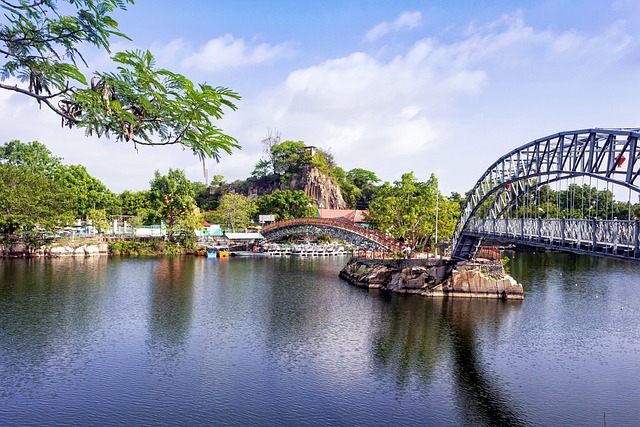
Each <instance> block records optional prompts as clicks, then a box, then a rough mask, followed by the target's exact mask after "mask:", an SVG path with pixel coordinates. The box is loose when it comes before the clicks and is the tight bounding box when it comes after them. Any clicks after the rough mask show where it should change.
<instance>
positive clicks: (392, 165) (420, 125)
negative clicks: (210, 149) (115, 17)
mask: <svg viewBox="0 0 640 427" xmlns="http://www.w3.org/2000/svg"><path fill="white" fill-rule="evenodd" d="M418 15H419V14H418ZM418 15H415V16H414V18H413V21H411V19H409V18H407V20H406V21H400V20H396V21H394V23H388V24H386V26H382V27H380V28H379V29H378V30H377V33H371V37H372V39H376V38H379V37H381V36H382V35H384V34H388V33H389V32H390V31H395V30H400V29H404V28H410V23H411V22H413V23H414V24H415V25H417V24H418V23H419V20H417V19H416V17H418V18H419V16H418ZM402 22H404V23H402ZM372 31H373V30H372ZM633 31H637V29H636V28H635V27H634V24H633V22H632V21H631V20H629V21H628V22H627V21H614V22H610V23H603V25H602V27H601V29H600V30H598V29H590V31H589V32H588V33H587V32H583V31H580V30H578V29H574V28H566V29H563V30H558V29H556V28H537V27H532V26H531V25H528V24H527V23H526V20H525V16H524V14H523V13H521V12H516V13H512V14H505V15H502V16H501V17H499V18H498V19H496V20H495V21H493V22H489V23H486V24H484V25H475V26H469V27H468V29H467V30H466V33H464V34H461V35H459V36H458V38H457V39H456V38H455V37H454V36H453V35H452V34H448V35H447V40H453V41H447V42H443V41H440V40H438V39H436V38H435V37H433V38H424V39H419V40H413V44H412V45H410V47H408V48H406V49H405V50H404V51H400V52H399V53H397V55H396V56H394V57H385V56H384V54H386V52H388V51H387V50H385V49H380V50H376V51H375V52H366V51H360V52H355V51H354V52H351V53H349V54H346V55H343V56H340V57H334V58H326V59H324V60H322V61H317V62H316V63H315V65H312V66H308V67H304V68H299V69H294V70H289V71H288V75H287V78H286V79H284V80H283V81H282V82H281V83H280V84H279V85H277V86H276V87H263V88H262V90H261V91H260V92H259V93H243V94H242V95H243V100H242V102H241V104H240V108H239V110H238V111H235V112H229V113H227V114H226V115H225V117H224V119H223V120H222V121H221V122H220V123H219V124H218V125H219V126H220V127H221V128H222V129H223V130H224V131H225V132H227V133H229V134H231V135H233V136H234V137H236V138H237V139H238V141H239V142H240V144H241V145H242V147H243V149H242V151H240V152H237V153H235V154H234V155H233V156H231V157H227V156H224V157H223V159H222V162H221V163H220V164H215V162H209V176H210V177H212V176H213V175H214V174H221V175H224V176H225V178H226V179H227V180H229V181H232V180H234V179H238V178H240V179H242V178H245V177H247V176H248V175H249V174H250V172H251V170H252V169H253V166H254V165H255V163H256V162H257V161H258V159H259V158H260V156H261V154H262V153H261V150H262V147H261V146H260V140H261V139H262V138H263V137H264V136H265V133H266V130H267V129H268V128H276V129H278V130H279V131H280V132H281V133H282V137H283V138H284V139H292V140H302V141H305V142H306V143H308V144H310V145H316V146H319V147H322V148H324V149H329V150H330V151H331V152H333V153H334V155H335V157H336V161H337V162H338V164H339V165H340V166H342V167H343V168H345V169H347V170H348V169H351V168H354V167H362V168H365V169H369V170H372V171H375V172H376V173H377V174H378V176H380V177H381V178H382V179H384V180H389V181H393V180H396V179H398V178H399V177H400V175H401V174H402V173H404V172H408V171H412V170H413V171H415V172H416V176H417V177H418V178H419V179H427V178H428V177H429V174H430V173H431V172H435V173H436V174H437V175H438V178H439V181H440V183H441V184H442V186H443V188H444V190H445V191H447V190H449V191H459V192H464V191H466V190H468V189H469V188H471V186H472V185H473V184H474V183H475V180H476V179H477V178H478V177H479V176H480V175H481V174H482V172H484V170H485V169H486V167H487V166H488V165H490V164H491V163H492V162H493V161H495V160H496V159H497V158H498V157H499V156H501V155H502V154H504V153H506V152H508V151H510V150H512V149H514V148H515V147H517V146H518V145H521V144H524V143H526V142H528V141H530V140H533V139H535V138H539V137H542V136H545V135H548V134H552V133H555V132H559V131H562V130H569V129H576V128H585V127H592V126H603V127H606V126H621V127H623V126H636V125H637V108H636V105H635V99H637V98H638V96H639V95H640V85H638V84H637V82H636V80H637V77H636V76H637V75H638V71H639V70H638V69H637V68H638V65H636V63H637V62H638V59H637V57H636V56H635V53H634V52H636V51H638V49H637V48H636V46H635V44H636V43H637V41H636V40H637V34H636V33H634V32H633ZM189 46H190V45H189V42H188V41H186V40H182V39H175V40H174V41H173V42H171V43H169V44H168V45H166V46H165V49H160V50H159V49H156V48H154V49H152V50H153V51H154V52H155V53H156V55H157V57H158V58H159V64H161V65H160V66H163V67H165V66H168V65H164V63H165V62H166V63H168V64H180V63H181V61H182V64H183V65H184V66H185V67H192V68H193V69H197V70H203V71H204V70H219V69H221V68H222V67H237V66H243V65H244V66H247V65H252V64H258V63H265V62H268V61H274V60H275V59H276V58H281V57H282V55H288V54H291V46H290V45H289V44H287V43H283V44H279V45H266V44H263V45H260V44H256V45H252V44H251V43H248V42H246V41H245V40H244V39H241V38H234V37H233V36H230V35H226V36H222V37H219V38H217V39H214V40H211V41H209V42H208V43H207V44H206V45H204V46H202V48H200V49H198V50H197V52H196V51H193V50H191V48H190V47H189ZM380 52H382V53H380ZM316 54H317V53H316ZM307 60H310V59H308V58H307ZM280 65H282V66H288V64H280ZM279 72H283V71H281V70H280V71H279ZM284 73H286V71H285V72H284ZM248 78H251V77H250V76H249V77H248ZM255 82H257V83H259V82H261V79H260V78H257V77H256V78H255ZM0 117H2V123H3V124H4V126H3V127H2V129H0V137H2V140H0V143H1V142H4V141H7V140H9V139H21V140H23V141H30V140H34V139H37V140H40V141H41V142H45V143H47V144H48V145H49V147H50V148H51V150H52V151H53V152H54V154H55V155H58V156H61V157H64V158H65V161H67V162H68V163H81V164H84V165H86V166H87V169H88V170H89V172H90V173H91V174H93V175H94V176H96V177H97V178H99V179H101V180H103V181H104V182H105V183H106V184H107V185H108V186H109V187H110V188H112V189H113V190H115V191H122V190H123V189H125V188H130V189H143V188H146V187H147V186H148V182H149V180H150V179H151V178H152V176H153V171H154V170H155V169H158V170H160V171H161V172H162V173H166V171H167V170H168V168H169V167H172V168H179V169H185V170H186V171H187V173H188V176H189V178H190V179H193V180H200V179H202V172H201V169H202V165H201V163H200V162H199V161H198V159H197V158H196V157H194V156H192V155H191V154H190V152H189V151H188V150H187V151H183V150H181V149H179V148H177V147H172V148H168V147H162V148H140V151H139V153H136V151H135V150H133V148H131V146H130V145H129V144H124V143H119V144H114V143H113V142H110V141H109V140H100V141H96V140H94V139H90V140H87V139H86V138H85V137H84V136H83V134H82V132H81V131H70V130H68V129H64V130H63V129H60V124H59V120H58V119H57V117H56V116H55V115H54V114H53V113H51V112H49V111H46V110H44V109H43V110H42V111H40V110H38V107H37V104H35V103H34V102H31V101H30V100H28V101H27V100H26V98H25V97H21V96H18V95H7V94H6V93H4V94H3V93H0ZM7 124H10V126H9V125H7ZM9 132H10V133H9Z"/></svg>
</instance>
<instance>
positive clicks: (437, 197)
mask: <svg viewBox="0 0 640 427" xmlns="http://www.w3.org/2000/svg"><path fill="white" fill-rule="evenodd" d="M439 199H440V197H439V195H438V186H437V185H436V242H435V244H434V248H435V251H434V252H435V254H436V255H438V201H439Z"/></svg>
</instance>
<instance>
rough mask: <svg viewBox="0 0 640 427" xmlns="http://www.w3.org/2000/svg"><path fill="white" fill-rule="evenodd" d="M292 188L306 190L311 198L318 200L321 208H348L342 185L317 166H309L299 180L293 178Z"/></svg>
mask: <svg viewBox="0 0 640 427" xmlns="http://www.w3.org/2000/svg"><path fill="white" fill-rule="evenodd" d="M291 189H292V190H304V192H305V194H306V195H307V196H309V198H311V199H313V200H315V201H316V202H317V204H318V207H319V208H320V209H346V208H347V204H346V203H345V201H344V199H343V197H342V191H340V186H339V185H338V184H336V182H335V181H334V180H333V178H332V177H330V176H329V175H327V174H325V173H323V172H322V171H320V169H318V168H317V167H308V168H307V169H306V170H305V172H304V173H303V174H301V175H300V176H299V177H298V179H297V180H292V181H291Z"/></svg>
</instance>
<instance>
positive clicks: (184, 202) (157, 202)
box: [149, 169, 197, 234]
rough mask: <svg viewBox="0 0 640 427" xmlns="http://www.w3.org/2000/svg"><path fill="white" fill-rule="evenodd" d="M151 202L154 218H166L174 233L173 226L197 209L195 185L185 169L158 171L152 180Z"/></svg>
mask: <svg viewBox="0 0 640 427" xmlns="http://www.w3.org/2000/svg"><path fill="white" fill-rule="evenodd" d="M150 186H151V189H150V191H149V202H150V204H151V208H152V209H153V211H152V212H151V216H152V219H153V220H156V221H157V220H160V219H165V220H167V223H168V226H169V229H170V231H169V233H170V234H172V229H173V226H174V225H175V224H176V222H177V221H178V220H179V219H180V218H181V217H184V216H187V215H191V214H192V212H193V211H194V210H195V209H197V207H196V204H195V200H194V198H193V196H194V192H193V186H192V185H191V182H190V181H189V180H188V179H187V177H186V176H185V174H184V171H182V170H179V169H169V173H167V174H166V175H161V174H160V172H158V171H156V172H155V174H154V178H153V179H152V180H151V182H150Z"/></svg>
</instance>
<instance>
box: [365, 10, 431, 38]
mask: <svg viewBox="0 0 640 427" xmlns="http://www.w3.org/2000/svg"><path fill="white" fill-rule="evenodd" d="M421 24H422V14H421V13H420V12H403V13H402V14H400V16H398V17H397V18H396V19H395V20H394V21H393V22H386V21H385V22H381V23H379V24H378V25H376V26H375V27H373V28H372V29H370V30H369V31H367V34H366V35H365V36H364V39H365V40H366V41H367V42H369V43H373V42H376V41H377V40H379V39H380V38H382V37H384V36H386V35H387V34H389V33H394V32H397V31H403V30H412V29H414V28H416V27H419V26H420V25H421Z"/></svg>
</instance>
